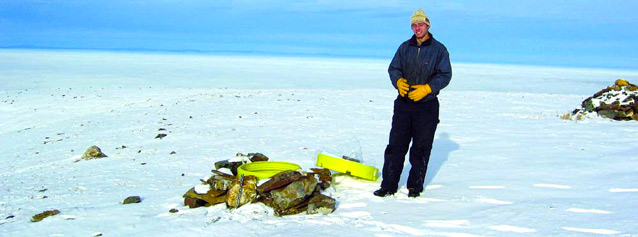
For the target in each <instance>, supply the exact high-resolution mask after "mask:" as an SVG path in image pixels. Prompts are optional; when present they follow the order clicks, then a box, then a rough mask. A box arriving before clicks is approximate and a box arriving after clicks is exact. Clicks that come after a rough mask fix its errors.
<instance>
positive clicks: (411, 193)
mask: <svg viewBox="0 0 638 237" xmlns="http://www.w3.org/2000/svg"><path fill="white" fill-rule="evenodd" d="M418 196H421V192H419V191H416V190H415V189H411V188H409V189H408V197H411V198H416V197H418Z"/></svg>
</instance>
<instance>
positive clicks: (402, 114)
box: [381, 96, 439, 192]
mask: <svg viewBox="0 0 638 237" xmlns="http://www.w3.org/2000/svg"><path fill="white" fill-rule="evenodd" d="M438 123H439V101H438V99H434V100H430V101H423V102H418V103H417V102H414V101H412V100H410V99H408V97H407V96H406V97H401V96H398V97H397V99H396V100H394V115H393V116H392V129H391V130H390V142H389V144H388V146H387V147H386V148H385V155H384V163H383V181H382V182H381V187H382V188H385V189H389V190H397V188H398V184H399V179H400V178H401V172H402V171H403V162H404V161H405V155H406V153H407V152H408V146H409V145H410V140H411V141H412V147H411V148H410V164H411V165H412V168H411V169H410V175H409V176H408V183H407V186H408V188H409V189H414V190H416V191H417V192H422V191H423V183H424V181H425V173H426V171H427V168H428V162H429V161H430V152H431V151H432V143H433V141H434V133H435V132H436V127H437V125H438Z"/></svg>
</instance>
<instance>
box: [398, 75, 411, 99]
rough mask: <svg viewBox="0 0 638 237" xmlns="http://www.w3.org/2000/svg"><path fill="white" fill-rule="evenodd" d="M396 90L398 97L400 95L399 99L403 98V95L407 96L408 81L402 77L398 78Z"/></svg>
mask: <svg viewBox="0 0 638 237" xmlns="http://www.w3.org/2000/svg"><path fill="white" fill-rule="evenodd" d="M397 88H398V89H399V95H401V97H405V94H407V93H408V90H409V89H410V85H408V80H406V79H405V78H403V77H402V78H399V80H397Z"/></svg>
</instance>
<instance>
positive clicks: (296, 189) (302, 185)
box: [266, 175, 317, 210]
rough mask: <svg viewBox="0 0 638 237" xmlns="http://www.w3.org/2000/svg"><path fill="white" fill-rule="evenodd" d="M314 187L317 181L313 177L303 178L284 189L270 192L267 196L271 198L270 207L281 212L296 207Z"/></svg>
mask: <svg viewBox="0 0 638 237" xmlns="http://www.w3.org/2000/svg"><path fill="white" fill-rule="evenodd" d="M316 186H317V179H315V178H314V176H312V175H309V176H304V177H303V178H301V179H299V180H297V181H295V182H292V183H290V184H289V185H287V186H286V187H284V188H280V189H275V190H272V191H270V193H269V196H270V197H271V198H272V202H271V203H270V206H271V207H273V208H274V209H275V210H283V209H288V208H290V207H292V206H295V205H298V204H299V203H302V202H303V201H304V200H305V199H306V197H308V196H310V195H311V194H312V193H313V192H314V191H315V187H316ZM266 205H268V203H266Z"/></svg>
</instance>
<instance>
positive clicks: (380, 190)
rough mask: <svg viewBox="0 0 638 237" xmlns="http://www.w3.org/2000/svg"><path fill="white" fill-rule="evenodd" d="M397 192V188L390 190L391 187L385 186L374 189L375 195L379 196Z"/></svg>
mask: <svg viewBox="0 0 638 237" xmlns="http://www.w3.org/2000/svg"><path fill="white" fill-rule="evenodd" d="M396 192H397V190H390V189H385V188H380V189H379V190H377V191H374V195H375V196H379V197H385V196H388V195H394V194H395V193H396Z"/></svg>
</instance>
